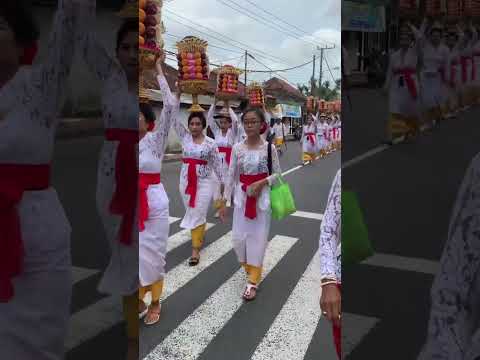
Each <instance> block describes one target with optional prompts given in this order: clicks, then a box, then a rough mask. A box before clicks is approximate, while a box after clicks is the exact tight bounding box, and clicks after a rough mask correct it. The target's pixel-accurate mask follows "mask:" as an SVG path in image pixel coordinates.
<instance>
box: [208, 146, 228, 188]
mask: <svg viewBox="0 0 480 360" xmlns="http://www.w3.org/2000/svg"><path fill="white" fill-rule="evenodd" d="M208 162H209V164H210V166H211V167H212V169H213V172H214V173H215V175H217V178H218V180H219V181H220V184H224V182H225V179H224V175H223V171H222V158H221V157H220V152H219V151H218V146H217V144H215V143H213V146H212V149H211V151H210V155H209V159H208Z"/></svg>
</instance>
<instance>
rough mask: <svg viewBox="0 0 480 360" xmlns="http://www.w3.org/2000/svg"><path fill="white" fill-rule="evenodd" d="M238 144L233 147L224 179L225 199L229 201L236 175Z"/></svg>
mask: <svg viewBox="0 0 480 360" xmlns="http://www.w3.org/2000/svg"><path fill="white" fill-rule="evenodd" d="M238 146H239V145H236V146H234V147H233V150H232V158H231V160H230V166H229V167H228V172H227V175H226V179H225V196H224V197H225V199H227V202H230V199H231V198H232V194H233V190H234V187H235V183H236V181H237V177H238V176H239V175H238V173H239V172H238Z"/></svg>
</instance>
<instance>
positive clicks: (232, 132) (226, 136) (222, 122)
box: [207, 100, 239, 199]
mask: <svg viewBox="0 0 480 360" xmlns="http://www.w3.org/2000/svg"><path fill="white" fill-rule="evenodd" d="M215 108H216V100H215V102H214V104H212V105H211V106H210V109H209V110H208V114H207V125H208V126H209V127H210V129H211V130H212V132H213V135H214V136H215V143H216V144H217V146H218V151H219V152H220V158H221V160H222V173H223V176H224V178H225V177H226V175H227V172H228V167H229V166H230V160H231V158H232V148H233V145H235V144H236V143H237V140H238V136H239V126H238V118H237V115H236V114H235V112H234V111H233V110H232V109H231V108H228V111H227V110H226V109H223V110H222V111H221V112H220V113H219V114H217V115H215ZM217 121H218V123H217ZM214 194H215V198H216V199H219V198H220V181H219V180H218V179H216V184H215V192H214Z"/></svg>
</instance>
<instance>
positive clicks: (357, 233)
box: [342, 191, 374, 266]
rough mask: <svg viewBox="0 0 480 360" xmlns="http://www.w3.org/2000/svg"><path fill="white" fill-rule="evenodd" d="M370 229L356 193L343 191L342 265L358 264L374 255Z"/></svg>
mask: <svg viewBox="0 0 480 360" xmlns="http://www.w3.org/2000/svg"><path fill="white" fill-rule="evenodd" d="M373 253H374V252H373V248H372V244H371V243H370V239H369V236H368V229H367V226H366V225H365V222H364V220H363V214H362V210H361V209H360V205H359V202H358V198H357V196H356V195H355V193H353V192H351V191H343V192H342V266H348V265H353V264H358V263H360V262H362V261H364V260H365V259H367V258H369V257H370V256H372V255H373Z"/></svg>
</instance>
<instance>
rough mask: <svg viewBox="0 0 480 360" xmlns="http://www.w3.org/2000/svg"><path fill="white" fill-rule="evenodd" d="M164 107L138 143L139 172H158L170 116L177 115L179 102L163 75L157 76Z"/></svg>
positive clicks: (165, 143) (170, 121)
mask: <svg viewBox="0 0 480 360" xmlns="http://www.w3.org/2000/svg"><path fill="white" fill-rule="evenodd" d="M157 80H158V84H159V85H160V91H161V93H162V99H164V101H163V103H164V107H163V110H162V113H161V115H160V119H159V120H157V121H156V123H155V128H154V130H153V131H150V132H148V133H147V134H146V135H145V136H144V137H143V138H142V139H141V140H140V143H139V145H138V148H139V156H138V159H139V172H141V173H147V174H158V173H160V171H161V169H162V161H163V157H164V155H165V148H166V146H167V140H168V133H169V131H170V127H171V124H172V118H174V117H177V116H178V112H179V109H180V108H179V103H178V101H177V99H176V98H175V97H174V96H173V95H172V93H171V91H170V88H169V86H168V83H167V80H166V79H165V77H163V76H158V77H157Z"/></svg>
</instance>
